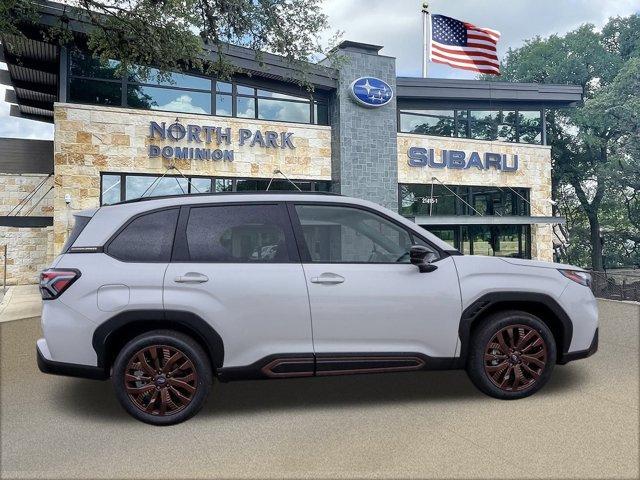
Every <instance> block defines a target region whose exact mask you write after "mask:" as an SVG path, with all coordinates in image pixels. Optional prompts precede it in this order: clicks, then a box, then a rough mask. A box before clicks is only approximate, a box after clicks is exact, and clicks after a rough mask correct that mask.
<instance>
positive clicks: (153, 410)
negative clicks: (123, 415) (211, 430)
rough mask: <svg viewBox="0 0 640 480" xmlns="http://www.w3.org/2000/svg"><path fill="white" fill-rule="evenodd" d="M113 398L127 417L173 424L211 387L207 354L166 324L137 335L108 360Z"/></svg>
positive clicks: (195, 406)
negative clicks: (111, 372)
mask: <svg viewBox="0 0 640 480" xmlns="http://www.w3.org/2000/svg"><path fill="white" fill-rule="evenodd" d="M112 379H113V384H114V387H115V391H116V396H117V397H118V400H119V401H120V403H121V404H122V406H123V407H124V409H125V410H126V411H127V412H128V413H129V414H130V415H132V416H133V417H135V418H137V419H138V420H141V421H143V422H146V423H150V424H153V425H173V424H176V423H180V422H183V421H185V420H187V419H188V418H190V417H192V416H193V415H195V414H196V413H197V412H198V411H199V410H200V408H202V405H203V404H204V402H205V400H206V398H207V396H208V394H209V391H210V390H211V382H212V371H211V365H210V363H209V358H208V357H207V354H206V353H205V352H204V350H203V349H202V347H201V346H200V345H199V344H198V343H196V342H195V341H194V340H193V339H192V338H190V337H188V336H187V335H184V334H182V333H179V332H174V331H171V330H155V331H152V332H147V333H144V334H142V335H139V336H137V337H136V338H134V339H133V340H131V341H130V342H129V343H127V344H126V345H125V346H124V348H123V349H122V350H121V351H120V353H119V354H118V356H117V358H116V361H115V363H114V365H113V376H112Z"/></svg>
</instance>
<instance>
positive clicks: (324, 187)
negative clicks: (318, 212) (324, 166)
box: [314, 181, 331, 192]
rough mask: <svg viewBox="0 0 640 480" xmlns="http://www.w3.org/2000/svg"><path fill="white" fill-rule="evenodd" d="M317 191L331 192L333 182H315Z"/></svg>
mask: <svg viewBox="0 0 640 480" xmlns="http://www.w3.org/2000/svg"><path fill="white" fill-rule="evenodd" d="M314 191H316V192H330V191H331V182H328V181H318V182H315V190H314Z"/></svg>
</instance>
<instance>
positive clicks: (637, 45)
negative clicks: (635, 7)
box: [501, 15, 640, 270]
mask: <svg viewBox="0 0 640 480" xmlns="http://www.w3.org/2000/svg"><path fill="white" fill-rule="evenodd" d="M501 70H502V74H503V76H502V80H505V81H514V82H539V83H568V84H576V85H581V86H582V87H583V89H584V94H585V101H584V105H582V106H580V107H578V108H575V109H570V110H551V111H549V112H548V113H547V124H548V138H549V143H550V144H551V146H552V161H553V175H552V182H553V185H552V188H553V196H554V198H556V199H559V200H561V201H560V202H559V205H564V206H568V205H571V206H572V210H571V218H572V220H574V221H575V222H577V223H576V224H574V225H569V228H570V233H571V236H572V238H573V239H575V237H576V235H580V234H584V233H585V229H584V228H583V225H582V224H581V221H582V220H583V219H586V222H587V223H588V238H589V249H590V255H589V256H590V263H591V267H592V268H593V269H596V270H601V269H603V267H604V263H603V250H602V244H601V241H600V237H601V234H602V231H603V230H604V231H605V234H606V235H607V237H609V238H611V239H612V240H614V242H613V243H612V244H611V247H609V246H607V249H608V250H609V249H610V248H612V249H613V250H612V252H611V253H612V254H613V257H614V258H616V259H617V260H621V259H622V258H623V257H624V255H623V254H622V250H624V249H626V250H624V251H625V252H627V253H632V254H635V255H636V257H635V260H632V259H630V258H629V257H627V258H626V261H627V262H635V263H637V262H638V261H640V258H638V256H637V255H638V251H637V250H638V245H640V235H638V234H637V232H638V231H640V218H639V217H638V214H639V213H640V190H639V188H640V180H638V178H639V176H638V174H640V164H639V163H638V157H637V153H638V150H637V149H638V137H639V123H638V122H639V119H638V112H640V17H639V16H638V15H631V16H630V17H626V18H612V19H610V20H609V21H608V23H607V24H606V25H605V27H604V28H603V29H602V31H597V30H596V28H595V27H594V26H593V25H590V24H586V25H582V26H581V27H579V28H577V29H576V30H574V31H572V32H569V33H567V34H566V35H564V36H558V35H552V36H550V37H548V38H544V39H543V38H540V37H536V38H534V39H532V40H529V41H526V42H525V44H524V45H523V46H522V47H521V48H518V49H510V50H509V51H508V52H507V54H506V56H505V58H504V60H503V62H502V69H501ZM566 186H570V187H571V188H566ZM563 195H573V196H574V199H575V202H574V201H573V200H569V201H565V200H563V199H562V198H561V197H562V196H563ZM576 204H577V205H578V206H579V211H576V210H575V209H573V207H575V205H576ZM621 214H622V216H621ZM603 220H605V221H606V222H607V223H606V224H603ZM634 232H635V233H634ZM581 246H584V242H582V241H581V240H580V239H578V241H577V242H575V244H574V247H573V248H576V247H577V248H580V247H581ZM633 252H635V253H633ZM569 256H570V257H572V258H579V257H580V255H577V254H576V253H575V252H573V253H572V252H569Z"/></svg>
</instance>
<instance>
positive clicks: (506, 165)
mask: <svg viewBox="0 0 640 480" xmlns="http://www.w3.org/2000/svg"><path fill="white" fill-rule="evenodd" d="M407 155H408V156H409V166H410V167H429V168H453V169H457V170H470V169H472V168H477V169H478V170H491V169H495V170H500V171H502V172H515V171H517V170H518V155H507V154H504V153H492V152H470V153H468V154H467V152H464V151H462V150H440V153H439V155H436V153H435V149H433V148H423V147H411V148H409V151H408V152H407Z"/></svg>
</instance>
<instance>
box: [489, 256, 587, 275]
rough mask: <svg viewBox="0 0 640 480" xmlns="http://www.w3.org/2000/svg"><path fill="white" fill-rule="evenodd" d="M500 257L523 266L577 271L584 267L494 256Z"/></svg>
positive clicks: (504, 260) (582, 269)
mask: <svg viewBox="0 0 640 480" xmlns="http://www.w3.org/2000/svg"><path fill="white" fill-rule="evenodd" d="M494 258H496V259H500V260H502V261H503V262H507V263H510V264H512V265H520V266H523V267H539V268H554V269H559V268H560V269H563V270H577V271H579V272H583V271H585V270H584V268H580V267H576V266H575V265H566V264H564V263H553V262H542V261H540V260H525V259H522V258H509V257H494Z"/></svg>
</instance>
